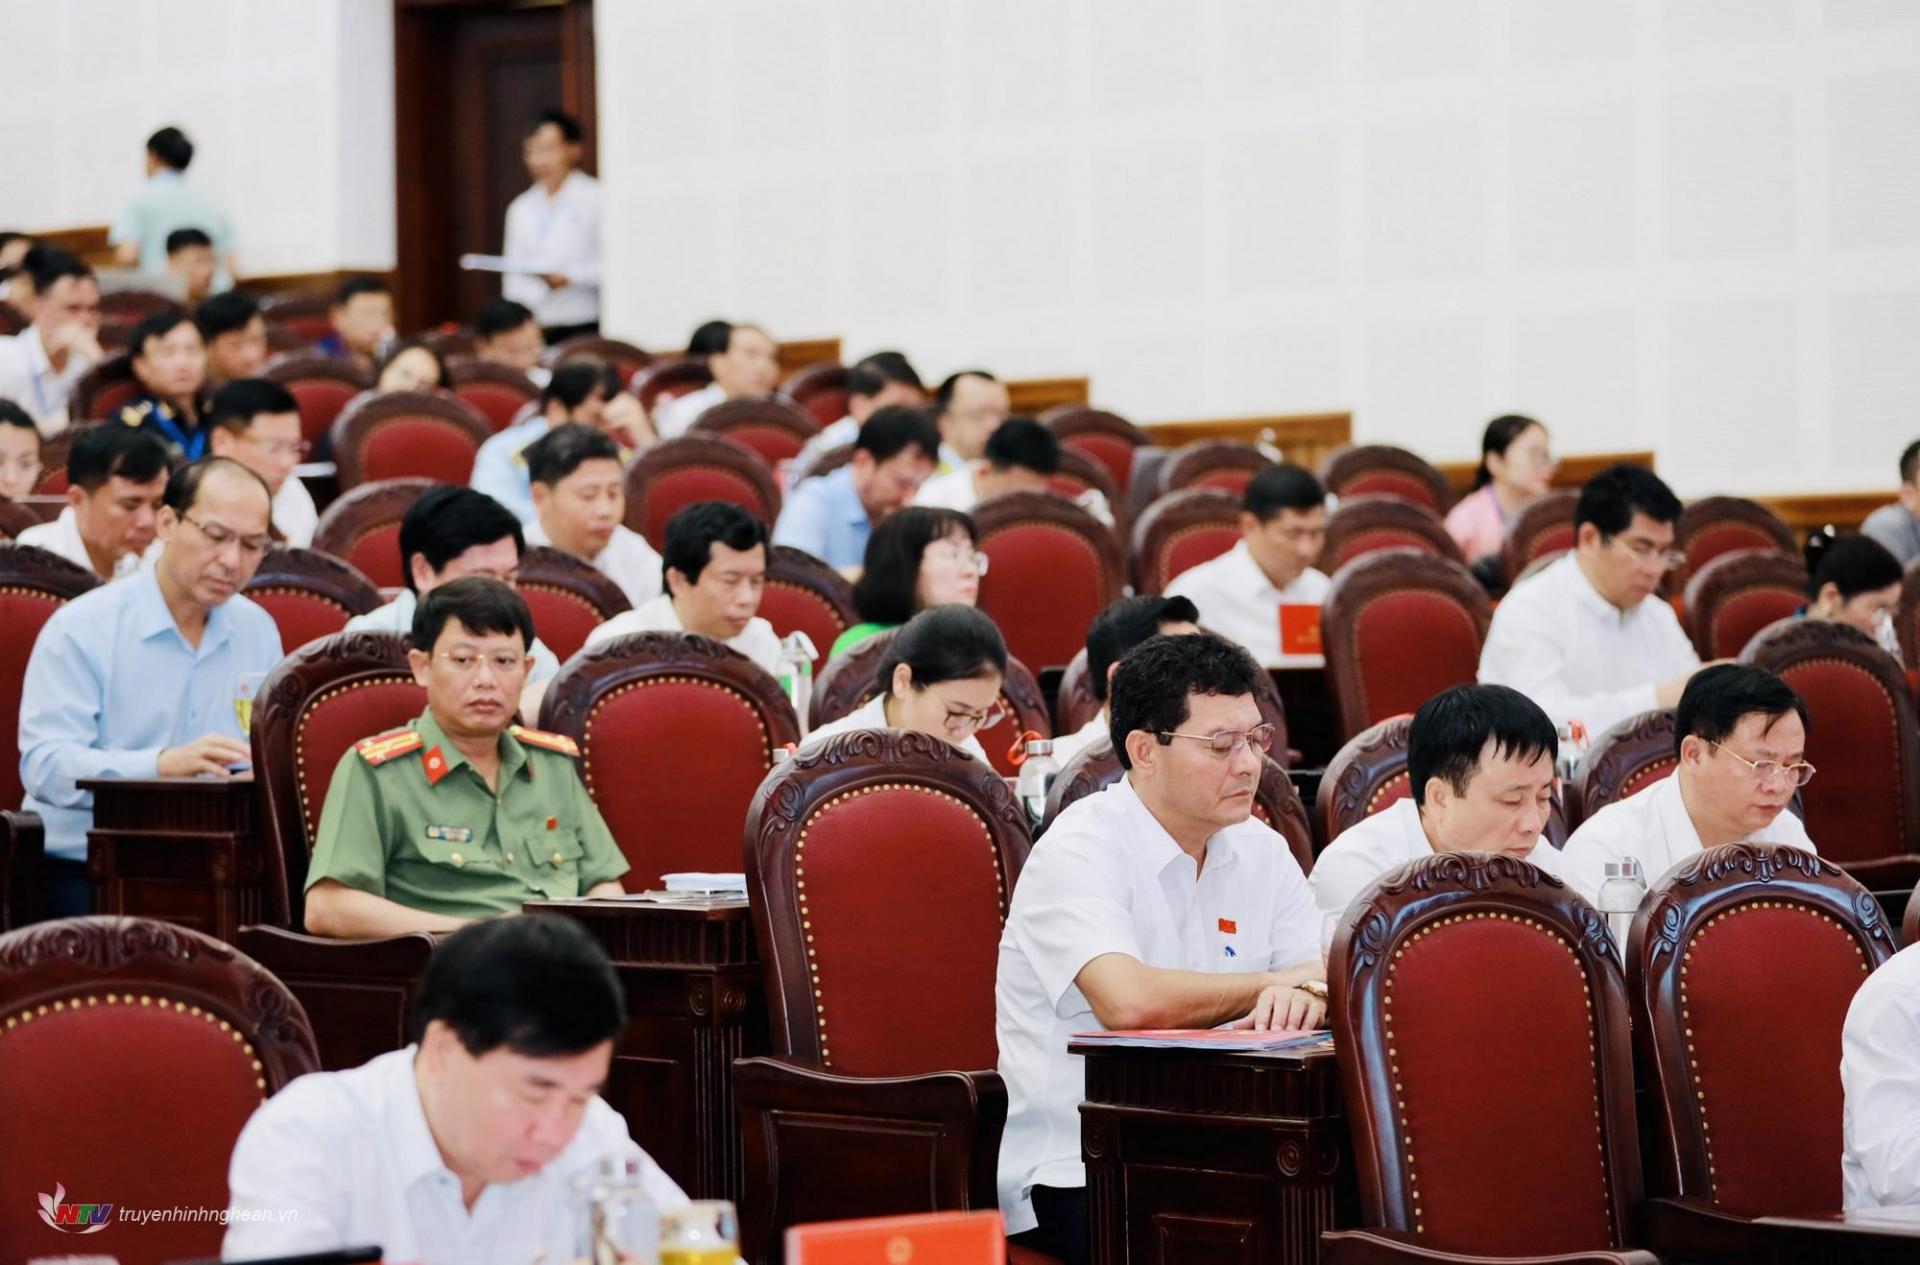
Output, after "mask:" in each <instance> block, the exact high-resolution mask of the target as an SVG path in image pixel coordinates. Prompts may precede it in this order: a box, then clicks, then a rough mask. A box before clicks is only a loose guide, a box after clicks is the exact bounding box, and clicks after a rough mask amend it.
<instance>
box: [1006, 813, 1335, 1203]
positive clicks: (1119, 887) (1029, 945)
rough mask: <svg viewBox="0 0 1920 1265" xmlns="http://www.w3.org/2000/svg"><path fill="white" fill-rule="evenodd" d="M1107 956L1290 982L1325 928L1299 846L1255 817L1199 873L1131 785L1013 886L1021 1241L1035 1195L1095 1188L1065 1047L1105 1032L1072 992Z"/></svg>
mask: <svg viewBox="0 0 1920 1265" xmlns="http://www.w3.org/2000/svg"><path fill="white" fill-rule="evenodd" d="M1228 928H1232V930H1228ZM1108 953H1124V954H1126V955H1127V956H1128V957H1131V958H1134V959H1135V960H1137V961H1139V962H1141V963H1143V964H1145V965H1147V966H1150V967H1156V968H1158V969H1161V970H1181V971H1215V972H1222V973H1239V972H1252V971H1270V970H1281V969H1284V968H1286V967H1290V966H1297V965H1299V964H1300V963H1303V962H1311V961H1315V960H1317V959H1318V958H1319V957H1320V917H1319V913H1318V911H1317V910H1316V909H1315V908H1314V904H1313V893H1312V892H1311V891H1310V890H1309V889H1308V887H1307V879H1306V876H1305V875H1304V874H1302V873H1301V872H1300V866H1299V863H1297V862H1296V861H1295V860H1294V859H1293V852H1292V850H1291V849H1289V848H1288V847H1287V841H1286V840H1285V839H1283V838H1281V837H1280V836H1279V835H1278V834H1276V833H1274V831H1273V830H1272V829H1270V828H1269V827H1267V826H1265V825H1263V824H1261V823H1260V822H1258V821H1255V820H1253V819H1252V818H1249V819H1248V820H1246V821H1244V822H1241V823H1240V824H1239V825H1237V826H1229V827H1227V828H1226V829H1225V830H1222V831H1220V832H1219V833H1218V834H1216V835H1214V836H1213V837H1212V838H1211V839H1209V840H1208V841H1207V852H1206V864H1205V866H1204V867H1202V869H1201V871H1200V873H1199V874H1197V875H1196V874H1195V873H1194V865H1193V859H1192V858H1191V857H1189V856H1188V855H1187V854H1186V853H1185V852H1183V851H1181V849H1180V845H1178V844H1177V843H1175V842H1174V841H1173V837H1172V836H1171V835H1169V834H1168V833H1167V832H1166V830H1165V829H1164V828H1163V827H1162V826H1161V825H1160V823H1159V821H1157V820H1156V819H1155V818H1154V816H1153V814H1152V813H1151V812H1149V811H1148V809H1147V806H1146V805H1145V804H1143V803H1142V802H1141V801H1140V797H1139V795H1137V794H1136V793H1135V792H1134V789H1133V784H1132V782H1131V781H1130V780H1129V779H1128V778H1125V777H1123V778H1121V779H1120V780H1119V781H1118V782H1115V783H1114V784H1113V785H1112V786H1109V787H1108V788H1107V789H1106V790H1104V791H1101V792H1100V793H1099V794H1098V795H1089V796H1087V797H1086V798H1085V799H1082V800H1079V801H1077V802H1076V803H1074V804H1071V805H1069V806H1068V808H1067V809H1066V811H1065V812H1063V813H1061V814H1060V816H1059V817H1057V818H1055V820H1054V823H1053V825H1052V826H1050V827H1048V829H1047V833H1046V834H1045V835H1044V836H1042V838H1041V839H1040V842H1039V843H1038V844H1036V845H1035V846H1034V849H1033V854H1032V856H1030V857H1029V858H1028V860H1027V864H1026V868H1025V869H1023V870H1022V871H1021V873H1020V881H1019V883H1018V885H1017V886H1016V887H1015V888H1014V892H1013V905H1012V908H1011V909H1009V910H1008V912H1007V925H1006V929H1005V931H1004V932H1002V934H1001V937H1000V961H999V968H998V970H997V972H996V978H995V981H994V1015H995V1022H994V1030H995V1034H996V1035H997V1036H998V1038H999V1042H1000V1076H1001V1079H1002V1080H1004V1081H1005V1082H1006V1086H1007V1127H1006V1132H1005V1134H1004V1135H1003V1136H1002V1138H1001V1141H1000V1182H999V1185H1000V1211H1001V1213H1002V1214H1003V1215H1004V1216H1005V1217H1006V1220H1007V1230H1008V1232H1009V1233H1011V1234H1018V1233H1020V1232H1021V1231H1024V1230H1030V1229H1032V1228H1033V1227H1034V1225H1035V1224H1036V1223H1035V1220H1034V1214H1033V1204H1032V1200H1031V1191H1032V1188H1033V1187H1035V1186H1066V1187H1072V1186H1084V1185H1086V1180H1087V1178H1086V1168H1085V1166H1084V1165H1083V1164H1082V1163H1081V1162H1080V1100H1081V1099H1082V1098H1084V1097H1085V1096H1086V1066H1085V1060H1084V1059H1082V1058H1080V1057H1079V1056H1078V1055H1072V1054H1068V1053H1067V1042H1068V1041H1069V1040H1070V1039H1071V1038H1072V1036H1073V1034H1074V1033H1076V1032H1087V1031H1091V1030H1094V1029H1097V1028H1099V1027H1100V1021H1099V1020H1097V1019H1095V1018H1094V1016H1093V1007H1092V1006H1091V1005H1090V1004H1089V1003H1088V1001H1087V999H1086V995H1085V994H1083V993H1082V992H1081V991H1080V988H1079V986H1078V985H1077V984H1075V983H1074V980H1075V979H1076V978H1078V976H1079V974H1080V970H1081V968H1082V967H1084V966H1086V964H1087V963H1089V962H1091V961H1093V960H1094V959H1095V958H1097V957H1100V956H1102V955H1104V954H1108Z"/></svg>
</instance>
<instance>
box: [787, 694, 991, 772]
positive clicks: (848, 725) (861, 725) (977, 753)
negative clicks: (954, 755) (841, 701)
mask: <svg viewBox="0 0 1920 1265" xmlns="http://www.w3.org/2000/svg"><path fill="white" fill-rule="evenodd" d="M890 728H892V726H891V725H889V724H888V723H887V696H886V695H885V694H876V695H875V696H874V697H873V698H872V699H871V700H870V701H869V702H867V703H866V704H865V705H864V706H862V707H860V708H859V709H857V710H855V711H851V712H848V713H847V714H846V715H845V716H842V717H841V718H840V719H839V720H834V721H829V722H827V723H826V724H824V725H822V726H820V728H818V729H816V730H814V731H813V732H812V733H810V734H808V735H807V740H806V741H805V742H803V743H801V744H800V749H801V750H803V751H804V750H806V749H807V748H808V747H811V746H815V745H817V744H819V743H821V742H824V741H826V740H827V739H828V738H831V737H833V736H834V735H835V734H844V733H851V732H853V731H854V730H856V729H890ZM954 745H955V746H956V747H959V748H960V749H961V750H962V751H964V752H966V753H967V754H968V755H970V756H972V757H973V758H974V759H976V760H980V761H982V762H985V761H986V759H987V753H986V749H985V748H983V747H982V746H981V745H980V739H978V738H977V737H975V736H974V735H972V734H968V735H967V740H966V741H965V742H956V743H954Z"/></svg>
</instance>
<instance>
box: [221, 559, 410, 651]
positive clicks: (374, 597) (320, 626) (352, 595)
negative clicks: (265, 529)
mask: <svg viewBox="0 0 1920 1265" xmlns="http://www.w3.org/2000/svg"><path fill="white" fill-rule="evenodd" d="M246 594H247V596H248V597H250V598H252V599H253V600H254V601H255V602H258V603H259V604H260V605H261V606H263V607H265V608H266V611H267V614H269V615H271V616H273V622H274V623H275V624H277V625H279V628H280V644H281V646H283V647H284V648H286V649H288V650H298V649H299V648H300V647H301V646H304V645H306V644H307V643H308V642H309V641H312V640H313V639H314V638H316V637H330V636H332V635H333V634H334V633H337V632H339V631H341V630H342V629H344V628H345V627H346V626H347V621H348V620H349V619H352V618H353V617H354V616H355V615H365V614H366V613H367V612H369V611H371V610H373V609H375V608H376V607H378V606H379V605H380V590H379V589H378V588H376V587H374V583H373V581H371V580H369V579H367V577H366V576H364V575H361V574H360V573H359V572H358V571H356V570H354V569H353V567H352V566H351V565H350V564H348V563H345V562H342V561H341V560H340V559H338V558H336V557H334V556H333V555H332V554H330V553H322V552H321V551H320V550H318V549H295V548H291V547H289V546H286V545H275V546H274V547H273V548H272V549H270V550H268V551H267V556H266V557H265V558H262V559H261V560H260V567H259V569H258V570H257V571H255V572H254V573H253V579H252V580H250V581H248V583H247V588H246Z"/></svg>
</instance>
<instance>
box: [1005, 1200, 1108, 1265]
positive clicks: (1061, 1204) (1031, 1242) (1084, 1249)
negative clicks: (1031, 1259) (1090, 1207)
mask: <svg viewBox="0 0 1920 1265" xmlns="http://www.w3.org/2000/svg"><path fill="white" fill-rule="evenodd" d="M1033 1215H1034V1216H1036V1217H1038V1218H1040V1224H1039V1225H1037V1226H1035V1227H1034V1228H1033V1229H1031V1230H1026V1231H1023V1232H1022V1233H1020V1234H1016V1235H1013V1236H1012V1238H1011V1240H1010V1241H1011V1242H1014V1243H1018V1244H1019V1245H1020V1246H1021V1247H1024V1248H1029V1249H1031V1250H1033V1251H1035V1252H1044V1253H1046V1254H1047V1255H1048V1256H1052V1257H1055V1258H1057V1259H1058V1260H1060V1261H1061V1262H1063V1265H1087V1259H1088V1254H1089V1253H1090V1252H1091V1250H1092V1243H1091V1240H1090V1239H1089V1238H1088V1237H1087V1188H1086V1187H1085V1186H1035V1187H1034V1188H1033Z"/></svg>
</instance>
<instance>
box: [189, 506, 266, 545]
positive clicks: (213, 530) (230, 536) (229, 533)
mask: <svg viewBox="0 0 1920 1265" xmlns="http://www.w3.org/2000/svg"><path fill="white" fill-rule="evenodd" d="M180 517H181V519H182V520H184V521H186V522H189V523H192V524H193V525H194V526H195V527H197V528H199V529H200V534H201V535H202V536H205V537H206V538H207V543H208V544H210V545H212V546H213V547H214V548H215V549H225V548H226V547H227V546H228V545H231V544H236V543H237V544H238V545H239V546H240V551H241V552H242V553H265V552H266V551H267V546H268V545H271V544H272V543H273V537H272V536H267V535H261V536H242V535H241V534H240V533H238V532H236V531H234V530H232V529H231V528H227V527H222V526H221V525H220V524H218V523H203V522H201V521H200V520H199V519H197V518H195V517H194V516H193V515H191V514H187V513H182V514H181V515H180Z"/></svg>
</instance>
